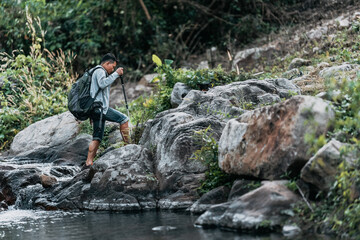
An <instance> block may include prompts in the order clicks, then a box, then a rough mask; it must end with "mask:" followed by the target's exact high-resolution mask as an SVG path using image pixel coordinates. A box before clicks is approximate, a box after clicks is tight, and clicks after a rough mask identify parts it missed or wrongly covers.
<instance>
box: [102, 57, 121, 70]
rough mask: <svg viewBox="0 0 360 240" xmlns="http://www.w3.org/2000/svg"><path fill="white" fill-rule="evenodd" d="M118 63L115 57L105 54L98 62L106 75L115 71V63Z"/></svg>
mask: <svg viewBox="0 0 360 240" xmlns="http://www.w3.org/2000/svg"><path fill="white" fill-rule="evenodd" d="M117 62H119V61H118V60H117V59H116V57H115V55H114V54H112V53H107V54H105V55H104V56H103V57H102V59H101V62H100V65H101V66H102V67H103V68H105V70H106V71H107V73H108V74H110V73H112V72H113V71H115V67H116V63H117Z"/></svg>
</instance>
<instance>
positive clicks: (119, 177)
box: [0, 15, 360, 233]
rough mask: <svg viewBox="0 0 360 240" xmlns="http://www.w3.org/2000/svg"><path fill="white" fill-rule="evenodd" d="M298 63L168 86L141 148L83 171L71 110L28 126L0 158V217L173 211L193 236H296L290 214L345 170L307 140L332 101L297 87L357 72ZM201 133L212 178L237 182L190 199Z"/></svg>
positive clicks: (83, 138)
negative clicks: (184, 217)
mask: <svg viewBox="0 0 360 240" xmlns="http://www.w3.org/2000/svg"><path fill="white" fill-rule="evenodd" d="M357 16H358V15H357ZM306 65H309V61H307V60H304V59H299V58H295V59H294V60H293V61H292V62H291V64H290V66H291V67H289V68H290V71H292V72H286V73H284V75H283V76H284V78H272V79H264V80H258V79H250V80H246V81H240V82H233V83H231V84H228V85H225V86H218V87H214V88H210V89H208V90H207V91H198V90H192V89H190V88H189V87H187V86H184V84H183V83H177V84H176V85H175V87H174V89H173V93H172V94H171V101H172V106H173V108H172V109H170V110H167V111H164V112H161V113H159V114H158V115H157V116H156V117H155V118H154V119H151V120H149V121H147V122H146V126H145V129H144V132H143V133H142V136H141V139H140V142H139V144H136V145H135V144H130V145H127V146H124V147H120V148H116V149H114V148H109V149H106V150H105V152H104V154H103V155H102V156H100V157H99V158H98V159H97V160H96V161H95V163H94V165H93V166H91V167H90V168H85V167H84V163H85V159H86V154H87V148H88V144H89V142H90V141H91V136H90V135H87V134H79V132H80V124H79V122H78V121H76V119H74V117H73V116H72V115H71V114H70V113H69V112H65V113H62V114H59V115H56V116H53V117H50V118H47V119H44V120H42V121H39V122H36V123H34V124H32V125H30V126H29V127H27V128H26V129H24V130H22V131H21V132H19V133H18V134H17V135H16V137H15V138H14V141H13V142H12V144H11V148H10V151H9V152H7V153H3V154H2V155H1V159H0V160H1V161H0V180H1V185H0V187H1V188H0V190H1V192H0V202H1V209H3V210H5V209H7V208H8V207H9V206H13V205H14V206H15V207H18V208H30V209H45V210H91V211H134V210H143V209H183V210H188V211H191V212H193V213H194V214H201V215H199V218H198V219H197V221H196V224H197V225H201V226H217V227H221V228H229V229H233V230H239V231H259V229H261V231H279V230H281V229H282V230H283V231H285V232H287V231H290V230H292V231H293V232H296V233H297V232H299V231H301V230H300V229H299V228H297V227H295V228H291V227H290V226H289V225H288V224H289V223H291V221H290V220H291V218H292V217H293V216H294V212H293V206H294V204H296V203H298V202H301V201H305V202H306V203H307V199H308V198H311V197H313V196H316V195H318V194H320V193H326V192H327V191H329V190H330V187H331V186H332V185H333V183H334V177H335V174H336V168H337V166H338V165H339V163H341V161H342V160H344V159H345V161H346V162H348V163H349V164H350V165H351V164H352V163H353V162H354V156H351V155H346V156H343V155H342V153H341V148H342V146H345V145H346V144H345V143H342V142H340V141H339V139H340V138H339V139H336V136H335V137H334V139H332V140H331V141H329V142H328V143H327V144H326V145H324V146H323V147H322V148H320V149H319V150H318V151H317V152H313V151H312V150H313V146H312V143H311V141H307V140H306V138H307V137H308V136H309V135H311V136H312V138H313V139H316V138H318V137H319V136H324V135H326V134H327V133H328V131H329V130H330V129H331V127H332V125H331V124H332V122H333V121H334V119H335V110H334V107H333V105H332V104H331V98H332V97H333V96H336V94H338V92H337V91H332V92H320V93H319V94H317V95H316V96H307V95H302V93H303V92H304V91H303V92H302V91H301V89H303V90H304V89H305V91H306V89H308V88H309V86H310V84H311V83H313V82H311V81H310V80H311V79H322V80H324V79H332V80H334V81H337V82H341V81H342V80H343V79H344V78H346V79H348V80H350V81H352V80H355V77H354V76H357V75H359V72H360V66H359V65H358V64H350V63H347V62H343V63H339V64H333V65H330V64H329V63H327V62H326V63H319V64H317V65H316V66H311V67H309V68H308V71H307V72H308V73H307V74H302V73H301V74H300V70H299V68H300V67H304V66H306ZM294 69H295V71H294ZM294 74H295V75H296V76H295V75H294ZM297 74H299V76H298V75H297ZM300 87H301V88H300ZM205 129H209V132H208V133H209V134H212V136H213V137H214V139H215V140H216V141H217V143H218V145H219V148H218V151H219V158H218V164H219V166H220V168H221V169H222V170H223V171H225V172H226V173H228V174H232V175H234V176H235V177H236V181H234V182H233V184H232V185H231V186H228V185H226V186H220V187H218V188H215V189H213V190H212V191H210V192H208V193H206V194H204V195H202V196H200V195H199V192H198V189H199V187H200V186H201V183H202V181H203V180H204V179H205V174H206V171H207V170H208V167H207V166H206V164H204V163H203V162H201V161H197V160H195V159H194V154H195V152H196V151H197V150H199V149H200V148H201V146H200V145H199V144H198V143H197V142H196V141H195V138H194V135H195V132H196V131H201V130H205ZM113 133H114V134H113V136H114V138H115V139H117V138H116V134H115V133H116V130H115V129H113ZM109 135H111V133H109ZM114 141H115V140H114ZM284 176H288V177H291V178H295V179H297V180H296V182H290V181H287V180H284ZM293 185H295V186H296V188H292V187H291V186H293ZM354 192H355V193H356V194H358V192H357V190H356V189H355V190H354ZM289 229H290V230H289Z"/></svg>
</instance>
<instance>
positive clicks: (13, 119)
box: [0, 15, 75, 150]
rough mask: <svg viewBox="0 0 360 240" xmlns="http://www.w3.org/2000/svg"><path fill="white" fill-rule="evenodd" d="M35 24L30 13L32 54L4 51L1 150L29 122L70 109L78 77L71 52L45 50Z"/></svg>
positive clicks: (1, 55)
mask: <svg viewBox="0 0 360 240" xmlns="http://www.w3.org/2000/svg"><path fill="white" fill-rule="evenodd" d="M32 24H33V21H32V19H31V17H30V16H29V15H28V27H29V35H30V36H31V38H32V40H33V44H32V45H31V51H30V54H29V55H25V54H23V53H21V52H17V53H14V55H9V54H7V53H5V52H2V53H0V62H1V63H2V65H1V67H0V79H2V80H3V84H2V86H1V92H0V102H1V109H0V112H1V114H0V150H2V149H6V148H8V147H9V145H10V144H11V142H12V139H13V138H14V136H15V135H16V133H18V132H19V131H20V130H22V129H24V128H25V127H27V126H28V125H30V124H32V123H34V122H36V121H39V120H41V119H44V118H46V117H50V116H52V115H56V114H59V113H62V112H65V111H67V92H68V89H69V88H70V86H71V83H72V82H73V81H74V79H75V77H74V76H73V75H72V73H71V68H69V67H68V66H69V65H70V64H71V60H72V57H71V54H69V55H66V54H65V53H64V52H62V51H58V52H57V53H51V52H49V51H47V50H44V49H43V48H42V47H41V43H42V38H39V37H37V30H36V28H35V27H34V26H33V25H32ZM34 24H35V23H34ZM37 24H39V23H37ZM37 26H38V27H40V25H37ZM40 30H41V28H40ZM68 69H70V71H69V70H68Z"/></svg>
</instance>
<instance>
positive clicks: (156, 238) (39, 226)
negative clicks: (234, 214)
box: [0, 159, 330, 240]
mask: <svg viewBox="0 0 360 240" xmlns="http://www.w3.org/2000/svg"><path fill="white" fill-rule="evenodd" d="M0 166H3V167H6V166H10V167H14V168H15V169H17V168H37V169H39V170H40V171H41V172H42V173H43V174H48V175H51V174H53V173H55V171H52V170H54V169H53V167H54V166H53V164H52V163H40V162H39V161H36V160H34V161H29V160H28V161H23V160H22V161H17V160H14V159H6V160H1V161H0ZM60 170H62V171H64V170H66V172H69V173H70V175H67V176H66V175H65V176H61V177H60V176H59V177H57V180H58V181H66V180H69V179H71V178H72V176H73V175H74V174H75V173H76V172H78V171H79V170H80V168H79V167H76V166H65V167H62V169H60ZM15 206H16V205H15ZM197 217H198V216H197V215H191V214H190V213H188V212H179V211H177V212H171V211H155V210H153V211H143V212H131V213H123V212H121V213H120V212H113V213H109V212H65V211H41V210H21V209H15V208H14V207H13V206H11V207H10V209H9V210H6V211H3V212H0V239H6V240H7V239H16V240H17V239H21V240H50V239H51V240H53V239H54V240H58V239H61V240H62V239H64V240H69V239H76V240H112V239H121V240H127V239H129V240H130V239H131V240H170V239H171V240H180V239H181V240H182V239H185V240H193V239H195V240H212V239H216V240H217V239H229V240H278V239H289V238H285V237H284V236H283V235H282V234H280V233H276V234H266V235H261V234H258V235H256V234H255V235H254V234H252V235H248V234H244V233H239V232H232V231H225V230H221V229H219V228H213V229H204V228H199V227H195V226H194V222H195V220H196V219H197ZM303 238H305V237H300V238H297V239H303ZM308 239H330V238H326V237H325V238H323V237H315V236H311V237H310V238H308Z"/></svg>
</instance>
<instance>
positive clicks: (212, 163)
mask: <svg viewBox="0 0 360 240" xmlns="http://www.w3.org/2000/svg"><path fill="white" fill-rule="evenodd" d="M211 130H212V129H211V127H210V126H209V127H208V128H206V129H203V130H199V131H195V135H194V138H195V143H196V144H198V145H199V146H201V148H200V149H199V150H197V151H195V152H194V155H193V157H192V159H193V160H195V161H201V162H202V163H204V164H205V165H206V166H207V171H206V172H205V180H204V181H203V182H202V183H201V186H200V188H199V193H200V194H204V193H206V192H208V191H210V190H212V189H214V188H216V187H220V186H223V185H227V186H229V187H231V185H232V183H233V182H234V180H235V177H234V176H232V175H229V174H227V173H225V172H224V171H223V170H221V169H220V167H219V164H218V155H219V153H218V147H219V146H218V143H217V141H216V140H215V138H214V137H213V136H212V135H213V134H212V133H211Z"/></svg>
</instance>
